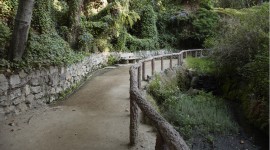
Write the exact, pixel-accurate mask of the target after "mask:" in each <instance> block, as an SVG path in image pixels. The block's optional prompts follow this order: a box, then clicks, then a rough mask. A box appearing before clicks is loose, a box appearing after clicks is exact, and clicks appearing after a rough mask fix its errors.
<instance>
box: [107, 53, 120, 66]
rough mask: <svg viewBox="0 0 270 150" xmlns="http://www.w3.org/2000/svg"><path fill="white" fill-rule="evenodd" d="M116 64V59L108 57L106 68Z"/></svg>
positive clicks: (111, 56)
mask: <svg viewBox="0 0 270 150" xmlns="http://www.w3.org/2000/svg"><path fill="white" fill-rule="evenodd" d="M117 62H118V60H117V58H116V57H115V56H113V55H110V56H109V57H108V66H112V65H114V64H116V63H117Z"/></svg>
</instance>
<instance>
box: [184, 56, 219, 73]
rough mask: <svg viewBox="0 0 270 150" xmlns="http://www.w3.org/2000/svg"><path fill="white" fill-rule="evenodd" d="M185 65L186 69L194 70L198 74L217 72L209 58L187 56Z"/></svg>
mask: <svg viewBox="0 0 270 150" xmlns="http://www.w3.org/2000/svg"><path fill="white" fill-rule="evenodd" d="M185 65H186V67H187V68H188V69H191V70H195V71H196V72H197V73H199V74H211V75H213V74H214V73H216V72H217V70H216V66H215V62H214V61H213V60H211V59H209V58H194V57H187V58H186V59H185Z"/></svg>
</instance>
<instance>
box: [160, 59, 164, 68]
mask: <svg viewBox="0 0 270 150" xmlns="http://www.w3.org/2000/svg"><path fill="white" fill-rule="evenodd" d="M160 62H161V71H163V69H164V64H163V56H162V57H161V60H160Z"/></svg>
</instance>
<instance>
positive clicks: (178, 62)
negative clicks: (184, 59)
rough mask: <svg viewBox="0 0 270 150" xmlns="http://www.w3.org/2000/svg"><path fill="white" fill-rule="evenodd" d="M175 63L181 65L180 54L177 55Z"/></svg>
mask: <svg viewBox="0 0 270 150" xmlns="http://www.w3.org/2000/svg"><path fill="white" fill-rule="evenodd" d="M177 58H178V59H177V65H178V66H180V65H181V62H180V61H181V56H180V55H177Z"/></svg>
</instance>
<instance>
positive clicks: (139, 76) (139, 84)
mask: <svg viewBox="0 0 270 150" xmlns="http://www.w3.org/2000/svg"><path fill="white" fill-rule="evenodd" d="M141 69H142V67H141V66H140V67H138V76H137V77H138V88H139V89H140V88H141V87H142V77H141V76H142V73H141Z"/></svg>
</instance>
